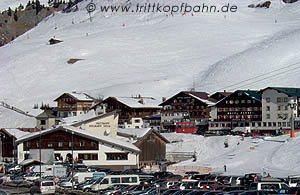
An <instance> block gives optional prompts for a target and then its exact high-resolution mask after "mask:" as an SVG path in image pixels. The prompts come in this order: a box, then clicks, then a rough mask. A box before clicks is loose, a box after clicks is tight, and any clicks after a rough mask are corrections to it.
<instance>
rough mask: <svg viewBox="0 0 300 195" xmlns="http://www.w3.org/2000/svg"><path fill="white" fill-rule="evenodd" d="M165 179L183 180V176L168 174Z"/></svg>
mask: <svg viewBox="0 0 300 195" xmlns="http://www.w3.org/2000/svg"><path fill="white" fill-rule="evenodd" d="M165 179H166V180H167V181H181V180H182V179H183V177H182V176H181V175H168V176H167V177H166V178H165Z"/></svg>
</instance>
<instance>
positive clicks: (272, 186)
mask: <svg viewBox="0 0 300 195" xmlns="http://www.w3.org/2000/svg"><path fill="white" fill-rule="evenodd" d="M249 189H250V190H258V191H260V190H266V191H275V192H278V191H279V190H282V192H283V191H284V190H285V191H286V192H288V191H289V190H290V188H289V187H288V185H287V184H285V183H283V182H256V183H251V184H250V186H249Z"/></svg>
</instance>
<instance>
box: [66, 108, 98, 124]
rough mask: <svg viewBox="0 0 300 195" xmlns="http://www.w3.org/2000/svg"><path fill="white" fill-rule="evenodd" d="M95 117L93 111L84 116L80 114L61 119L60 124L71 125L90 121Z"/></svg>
mask: <svg viewBox="0 0 300 195" xmlns="http://www.w3.org/2000/svg"><path fill="white" fill-rule="evenodd" d="M95 116H96V113H95V112H94V111H89V112H88V113H86V114H80V115H78V116H72V117H66V118H63V119H62V122H61V123H60V124H66V125H71V124H74V123H77V122H82V121H85V120H88V119H91V118H93V117H95Z"/></svg>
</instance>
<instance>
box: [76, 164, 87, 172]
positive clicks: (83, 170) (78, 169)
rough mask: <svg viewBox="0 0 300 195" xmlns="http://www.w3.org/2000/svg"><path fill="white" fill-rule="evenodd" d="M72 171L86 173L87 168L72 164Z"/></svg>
mask: <svg viewBox="0 0 300 195" xmlns="http://www.w3.org/2000/svg"><path fill="white" fill-rule="evenodd" d="M74 170H75V171H80V172H86V171H88V167H87V166H86V165H83V164H74Z"/></svg>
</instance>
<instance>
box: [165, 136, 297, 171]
mask: <svg viewBox="0 0 300 195" xmlns="http://www.w3.org/2000/svg"><path fill="white" fill-rule="evenodd" d="M164 136H165V137H166V138H167V139H171V140H174V139H176V137H177V139H181V140H182V142H178V143H173V144H168V145H167V152H174V151H176V152H194V151H196V153H197V161H196V162H192V160H188V161H184V162H181V163H179V164H178V165H200V166H208V167H211V168H212V171H213V172H223V171H224V169H223V167H224V165H226V167H227V171H226V173H225V174H228V175H231V174H232V175H244V174H245V173H251V172H260V173H263V172H266V173H270V174H271V176H274V177H287V176H288V175H297V174H298V175H299V174H300V167H299V166H298V165H299V163H300V162H299V161H300V160H299V159H300V154H299V152H298V146H299V144H300V133H296V138H293V139H291V138H289V136H288V135H283V136H279V137H265V138H261V137H257V138H251V137H245V139H244V141H242V140H241V137H239V136H218V137H203V136H197V135H182V134H164ZM225 139H228V143H229V147H228V148H225V147H224V141H225ZM238 143H240V144H238ZM250 147H254V149H250Z"/></svg>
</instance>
